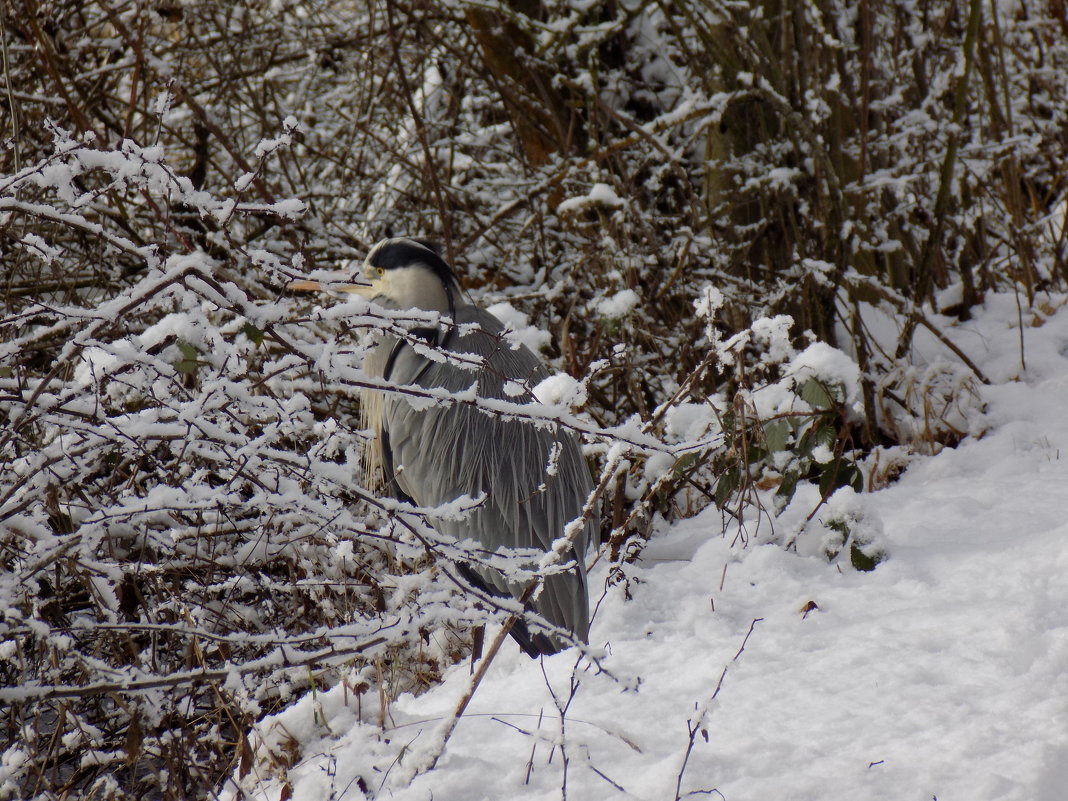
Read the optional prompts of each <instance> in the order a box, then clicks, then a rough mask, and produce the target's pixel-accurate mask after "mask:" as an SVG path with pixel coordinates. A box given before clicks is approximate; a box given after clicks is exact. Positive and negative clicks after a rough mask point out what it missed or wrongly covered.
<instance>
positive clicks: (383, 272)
mask: <svg viewBox="0 0 1068 801" xmlns="http://www.w3.org/2000/svg"><path fill="white" fill-rule="evenodd" d="M375 272H376V273H378V277H379V278H381V277H382V276H383V275H385V274H386V271H385V269H384V268H383V267H379V268H377V269H376V270H375Z"/></svg>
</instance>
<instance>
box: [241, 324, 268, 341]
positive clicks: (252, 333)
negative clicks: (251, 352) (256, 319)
mask: <svg viewBox="0 0 1068 801" xmlns="http://www.w3.org/2000/svg"><path fill="white" fill-rule="evenodd" d="M241 333H242V334H244V335H245V336H247V337H248V338H249V339H250V340H251V341H252V344H253V345H259V344H261V343H262V342H263V332H262V331H261V330H260V329H258V328H257V327H256V326H254V325H253V324H252V323H245V324H244V326H242V328H241Z"/></svg>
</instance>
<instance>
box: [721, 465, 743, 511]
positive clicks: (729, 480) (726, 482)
mask: <svg viewBox="0 0 1068 801" xmlns="http://www.w3.org/2000/svg"><path fill="white" fill-rule="evenodd" d="M737 487H738V471H737V470H728V471H727V472H726V473H724V474H723V475H722V476H720V477H719V481H717V482H716V492H715V496H716V506H717V507H718V508H720V509H722V508H723V507H724V506H726V505H727V501H728V500H729V499H730V497H731V494H732V493H733V492H734V490H735V489H736V488H737Z"/></svg>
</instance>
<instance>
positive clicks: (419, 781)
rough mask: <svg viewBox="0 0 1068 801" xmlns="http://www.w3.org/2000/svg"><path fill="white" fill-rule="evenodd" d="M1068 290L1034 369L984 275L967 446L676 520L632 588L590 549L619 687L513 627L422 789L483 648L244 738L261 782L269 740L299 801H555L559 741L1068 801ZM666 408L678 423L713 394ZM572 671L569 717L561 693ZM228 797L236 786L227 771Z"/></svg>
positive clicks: (665, 795) (298, 708)
mask: <svg viewBox="0 0 1068 801" xmlns="http://www.w3.org/2000/svg"><path fill="white" fill-rule="evenodd" d="M1064 301H1065V298H1063V297H1060V298H1050V299H1048V300H1047V301H1044V302H1039V303H1036V307H1037V308H1042V309H1045V312H1044V313H1041V314H1038V313H1036V315H1037V316H1035V317H1033V318H1032V319H1031V321H1030V322H1028V321H1027V320H1026V319H1025V325H1026V326H1027V328H1026V330H1025V332H1024V335H1025V358H1026V367H1024V365H1023V364H1022V363H1021V360H1020V345H1019V334H1020V331H1019V328H1018V327H1017V312H1016V306H1015V301H1014V299H1013V298H1012V297H1011V296H1002V295H990V296H989V297H988V298H987V301H986V306H985V308H983V309H981V310H979V313H978V314H977V315H976V316H975V318H974V319H973V320H971V321H969V322H968V323H965V324H960V325H959V326H958V327H956V328H954V329H953V330H951V331H949V334H950V336H951V337H952V338H953V339H954V340H955V341H956V342H957V343H958V345H960V346H961V347H962V348H964V349H965V350H966V351H967V352H968V354H969V356H971V357H972V358H973V359H974V360H975V361H976V362H977V364H978V365H979V367H980V368H982V369H983V370H984V372H985V373H986V374H987V375H989V376H991V377H992V379H993V380H994V382H995V383H994V384H993V385H991V386H986V387H983V388H982V390H981V391H982V396H983V401H984V403H985V411H984V412H983V418H982V420H979V421H974V422H975V424H974V425H973V426H972V428H971V430H972V431H973V432H982V433H981V434H978V433H974V434H973V435H972V436H970V437H968V438H966V439H965V440H964V441H963V442H962V443H961V444H960V445H959V446H958V447H957V448H956V449H944V450H942V451H941V452H940V453H938V454H937V455H934V456H928V457H919V456H916V457H913V458H912V459H911V461H910V462H909V466H908V469H907V470H906V472H904V474H903V475H902V476H901V477H900V479H899V480H897V481H896V482H895V483H892V484H890V485H889V486H886V487H884V488H882V489H878V490H877V491H874V492H869V493H864V494H856V493H853V492H852V490H848V489H846V490H841V491H840V492H839V494H837V495H835V496H833V497H832V498H831V499H830V501H829V502H828V503H827V504H826V505H824V506H822V507H819V508H818V509H817V507H818V506H819V498H818V492H817V490H816V489H815V488H814V487H812V486H810V485H804V486H800V487H799V488H798V491H797V493H796V495H795V497H794V500H793V502H792V503H791V505H790V506H788V507H787V508H786V509H785V511H784V512H783V514H782V515H781V516H779V517H777V518H774V519H773V520H769V518H768V517H767V516H766V515H765V516H762V517H759V518H758V517H756V516H755V515H754V516H753V517H751V518H749V519H747V520H746V523H745V528H744V529H739V528H737V524H733V525H732V526H731V527H728V529H727V530H726V532H723V531H722V522H721V516H720V514H719V513H718V512H717V511H715V510H714V509H710V510H707V511H705V512H704V513H702V514H699V515H698V516H696V517H694V518H691V519H689V520H683V521H680V522H677V523H675V524H673V525H670V526H669V525H665V524H663V523H662V521H661V524H660V525H659V526H657V527H656V529H655V531H654V534H653V537H652V539H651V541H650V543H649V545H648V546H647V547H646V549H645V550H644V552H643V554H642V559H641V560H640V561H639V562H637V563H635V564H631V565H624V566H623V571H624V572H625V574H626V577H627V582H626V592H624V587H623V586H622V585H619V584H617V585H614V586H612V587H609V588H608V589H607V590H604V589H603V588H604V586H605V579H606V576H607V570H608V568H607V566H606V565H605V564H604V562H603V561H602V562H600V563H598V564H597V565H596V566H595V568H594V569H593V571H592V573H591V603H594V604H596V603H597V602H598V600H599V599H600V603H599V606H598V609H597V613H596V615H595V617H594V622H593V628H592V632H591V638H590V641H591V646H592V648H593V650H594V651H600V650H601V649H602V648H603V649H604V653H605V654H606V655H605V657H604V659H603V662H602V664H603V666H604V668H605V669H606V670H608V671H611V672H612V673H613V674H614V675H615V676H616V677H618V679H619V681H617V680H615V679H613V678H611V677H609V676H608V675H607V674H605V673H599V672H598V671H597V670H596V669H595V668H593V667H591V666H590V665H589V663H588V662H587V661H586V660H585V659H582V658H580V657H579V655H578V654H577V653H576V652H574V651H570V652H565V653H562V654H558V655H556V656H553V657H549V658H545V659H544V660H543V661H542V662H541V663H539V662H536V661H532V660H530V659H528V658H527V657H526V656H524V655H522V654H521V653H520V652H519V651H518V648H517V647H516V646H514V645H513V644H512V643H511V642H509V643H507V644H506V645H505V647H504V648H503V649H502V651H501V652H500V654H499V655H498V656H497V658H496V660H495V662H494V663H493V664H492V665H491V667H490V670H489V672H488V674H487V676H486V678H485V680H484V681H483V683H482V684H481V686H480V687H479V688H478V689H477V691H476V692H475V695H474V698H473V700H472V701H471V704H470V706H469V707H468V709H467V712H466V713H465V715H464V717H463V718H462V719H461V721H460V723H459V725H458V726H457V728H456V731H455V733H454V734H453V736H452V738H451V740H450V741H449V743H448V745H447V747H446V749H445V751H444V754H443V756H442V757H441V759H440V760H439V761H438V763H437V766H436V767H435V768H434V769H433V770H431V771H430V772H428V773H426V774H423V775H420V776H416V777H415V779H414V780H413V781H412V782H411V783H410V784H405V783H404V782H402V781H399V777H401V776H403V775H405V774H406V772H407V771H408V767H409V766H411V765H412V764H413V763H414V762H415V761H418V760H420V759H423V758H425V757H426V755H427V754H426V746H427V744H429V743H431V742H433V740H434V738H435V735H436V733H437V732H438V731H439V727H440V726H441V725H442V724H443V722H444V721H445V720H446V719H447V717H448V716H449V715H450V713H451V712H452V710H453V709H454V707H455V705H456V703H457V701H458V699H459V697H460V696H461V694H462V693H463V692H464V691H465V689H466V688H467V686H468V682H469V672H470V668H469V666H468V665H466V664H464V665H458V666H456V667H454V668H452V669H451V670H450V671H449V672H448V673H447V674H446V678H445V681H444V682H443V683H442V684H441V685H440V686H438V687H436V688H435V689H433V690H431V691H429V692H427V693H425V694H424V695H421V696H412V695H403V696H401V697H400V698H398V699H396V700H395V701H393V702H392V703H391V704H390V705H389V707H388V711H387V715H386V717H385V720H384V721H383V720H382V719H381V708H380V705H379V699H378V698H377V696H375V697H372V695H374V694H373V693H369V694H367V695H365V696H362V697H360V696H357V695H356V694H355V693H354V692H353V691H352V689H351V688H350V687H346V686H344V685H342V686H338V687H335V688H333V689H330V690H327V691H325V692H322V691H321V692H318V693H313V694H309V695H308V696H306V697H304V698H303V699H300V700H299V701H297V702H296V703H294V704H293V705H292V706H291V707H290V708H288V709H286V710H285V711H283V712H281V713H280V714H278V715H276V716H274V717H272V718H268V719H266V720H265V721H263V722H262V723H261V724H260V726H259V728H258V730H257V732H255V733H254V736H253V738H252V740H253V743H254V744H258V752H257V753H258V755H259V757H258V760H257V764H256V767H255V768H254V769H253V771H252V773H251V774H249V775H248V776H247V777H245V779H244V780H243V785H244V786H245V788H246V789H247V790H248V791H249V792H250V797H253V798H256V799H264V800H265V801H266V800H268V799H278V798H280V797H281V795H282V792H283V781H282V778H281V776H279V775H278V774H277V773H272V772H271V770H269V768H268V766H269V764H270V760H268V759H266V753H267V750H268V748H270V750H273V751H274V752H275V753H279V752H280V750H281V746H280V745H279V743H281V742H283V741H285V742H292V741H295V742H296V743H299V745H300V749H301V754H302V757H301V758H300V760H299V761H297V763H296V764H294V765H293V766H292V767H290V768H289V769H288V771H287V775H286V781H287V782H288V786H289V787H290V788H291V791H292V796H291V797H292V799H293V800H294V801H311V800H312V799H316V801H317V800H318V799H322V798H328V797H330V798H346V799H356V798H360V797H363V790H362V789H361V788H366V790H367V795H368V796H369V797H371V796H373V797H378V798H390V799H398V800H403V801H408V800H409V799H410V800H412V801H414V800H415V799H419V800H420V801H423V800H424V799H429V798H443V799H448V798H463V799H472V800H475V799H497V798H501V797H522V798H524V799H528V798H529V799H559V798H562V797H564V796H565V793H564V791H563V789H562V788H563V785H564V781H565V772H564V760H563V759H562V754H561V751H560V749H559V743H560V742H563V743H564V744H565V747H566V755H567V769H566V797H570V798H580V799H608V798H621V799H650V801H652V800H653V799H657V800H659V799H671V798H676V797H679V796H682V797H686V796H687V794H702V797H717V798H725V799H728V800H729V801H750V800H751V801H766V800H767V799H791V800H796V801H805V800H807V799H812V801H817V799H818V801H836V800H837V799H841V801H855V799H858V798H863V799H866V801H879V799H886V800H887V801H902V800H904V799H915V800H916V801H928V799H932V798H938V799H944V800H947V801H948V800H949V799H984V800H987V801H991V800H993V799H1004V801H1059V800H1060V799H1062V798H1064V797H1065V793H1066V788H1068V615H1066V614H1065V609H1068V518H1066V517H1065V515H1064V508H1065V503H1066V501H1068V459H1066V458H1065V455H1066V454H1068V415H1065V413H1064V398H1065V397H1066V394H1068V312H1066V310H1065V309H1066V307H1065V306H1064ZM811 355H812V357H813V358H812V359H811V360H810V362H809V364H810V367H811V368H812V369H813V371H814V373H815V374H818V375H821V376H823V377H829V376H833V375H838V376H840V377H841V375H842V372H843V371H846V372H848V368H847V367H846V366H844V365H842V364H840V363H839V360H838V357H837V356H835V355H834V354H829V353H825V352H824V353H820V352H814V353H813V354H811ZM676 417H677V419H676V420H674V421H673V426H675V427H676V428H678V429H679V430H680V433H681V432H682V431H686V430H688V429H690V428H691V427H693V426H699V425H703V424H704V423H705V421H706V420H707V413H706V412H705V411H704V410H702V409H701V408H699V407H696V406H695V407H694V408H692V409H688V410H679V411H678V412H677V413H676ZM814 510H816V511H815V514H813V511H814ZM810 515H811V520H809V519H808V518H809V517H810ZM834 521H845V523H846V524H847V525H848V526H850V527H851V529H852V530H853V531H854V532H855V533H856V536H857V539H858V541H867V542H874V543H875V544H876V545H877V546H878V547H879V548H880V549H882V550H883V551H884V552H885V555H886V559H885V561H883V562H881V563H880V564H879V565H878V566H877V567H876V568H875V570H874V571H872V572H858V571H856V570H854V569H853V568H852V567H851V566H850V564H849V560H848V558H844V557H840V558H838V559H837V560H836V561H834V562H828V559H827V557H826V556H825V555H824V553H823V551H824V550H825V547H826V544H827V536H828V532H829V531H831V529H830V527H829V524H830V523H832V522H834ZM602 591H603V592H604V597H603V598H601V594H602ZM628 594H629V595H630V599H629V600H627V599H626V598H625V596H626V595H628ZM490 637H492V633H491V632H488V633H487V640H488V639H489V638H490ZM743 643H744V648H742V645H743ZM740 649H741V650H740ZM724 671H725V672H724ZM721 679H722V686H720V687H719V689H718V691H717V684H719V683H720V681H721ZM572 682H577V690H576V692H575V694H574V698H573V699H572V700H571V703H570V706H568V707H567V712H566V716H565V723H564V730H563V734H561V721H560V714H559V712H558V706H557V701H558V702H559V703H560V704H561V705H563V704H566V703H567V701H568V695H569V691H570V686H571V683H572ZM635 685H636V686H637V689H633V687H634V686H635ZM553 693H556V700H555V701H554V697H553ZM713 696H714V699H713ZM691 729H693V730H694V735H693V738H692V751H690V753H689V754H688V758H687V749H688V746H689V744H690V741H691V737H690V731H691ZM706 735H707V737H706ZM554 745H555V746H556V747H555V748H554ZM684 764H685V770H684V771H683V765H684ZM680 773H681V779H680ZM235 781H236V777H235ZM677 787H678V788H679V793H678V794H677V793H676V788H677ZM223 797H224V798H234V797H235V788H234V786H233V784H232V783H231V784H230V785H229V787H228V788H227V789H226V791H225V792H224V794H223Z"/></svg>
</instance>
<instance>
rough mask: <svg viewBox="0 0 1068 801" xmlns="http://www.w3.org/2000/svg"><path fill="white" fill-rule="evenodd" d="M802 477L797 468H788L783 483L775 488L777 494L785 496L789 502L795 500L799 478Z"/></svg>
mask: <svg viewBox="0 0 1068 801" xmlns="http://www.w3.org/2000/svg"><path fill="white" fill-rule="evenodd" d="M799 478H800V474H799V473H798V472H797V471H796V470H787V471H786V473H785V475H783V477H782V483H781V484H779V488H778V489H777V490H775V494H776V495H778V496H779V497H782V498H785V499H786V502H787V503H789V502H790V501H791V500H793V497H794V493H795V492H796V491H797V480H798V479H799Z"/></svg>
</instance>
